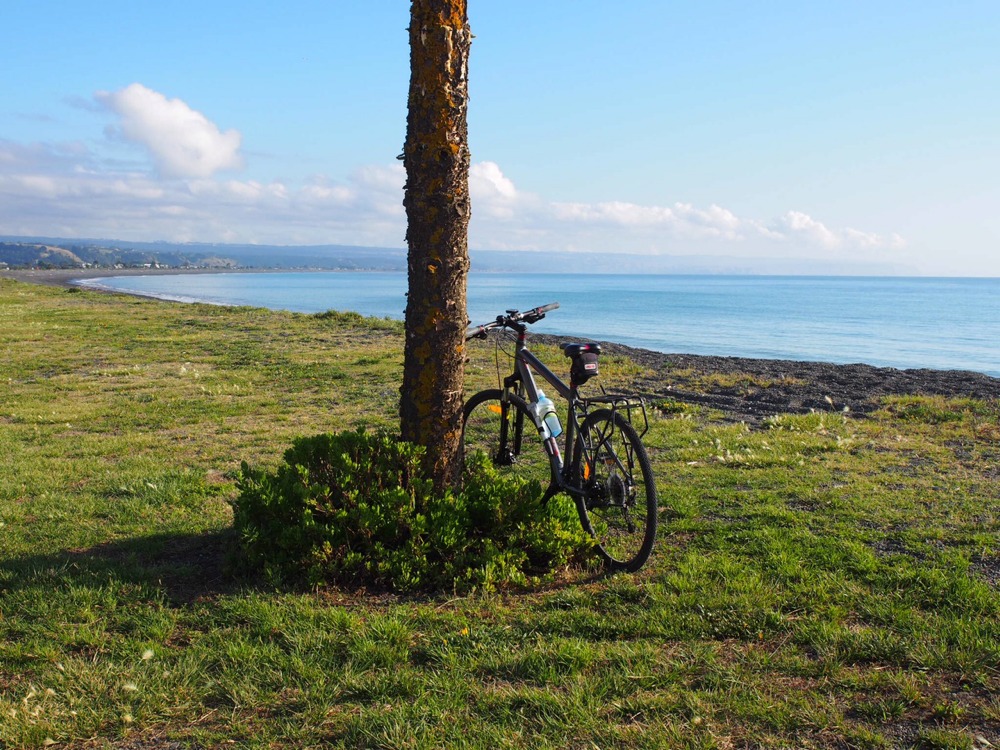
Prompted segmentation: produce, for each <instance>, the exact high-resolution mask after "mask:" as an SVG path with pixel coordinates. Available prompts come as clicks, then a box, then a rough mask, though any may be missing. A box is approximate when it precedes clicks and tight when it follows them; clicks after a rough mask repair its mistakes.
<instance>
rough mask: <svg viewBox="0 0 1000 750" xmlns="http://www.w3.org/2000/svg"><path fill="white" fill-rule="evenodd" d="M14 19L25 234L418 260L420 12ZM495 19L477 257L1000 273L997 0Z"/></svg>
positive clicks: (640, 8) (477, 22)
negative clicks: (409, 102) (406, 208)
mask: <svg viewBox="0 0 1000 750" xmlns="http://www.w3.org/2000/svg"><path fill="white" fill-rule="evenodd" d="M2 18H3V28H4V43H3V47H2V49H0V60H2V61H3V63H2V64H3V69H4V71H5V74H4V75H3V76H2V78H0V92H2V95H0V235H25V236H26V235H33V236H47V237H67V238H79V237H87V238H111V239H119V240H126V241H154V240H168V241H177V242H188V241H193V242H232V243H240V244H246V243H261V244H350V245H369V246H376V247H393V248H399V247H403V246H404V236H405V232H406V227H405V223H406V220H405V215H404V212H403V207H402V185H403V182H404V179H405V174H404V171H403V168H402V163H401V162H400V161H398V160H397V159H396V157H397V155H398V154H400V153H401V151H402V146H403V141H404V139H405V128H406V97H407V87H408V81H409V47H408V35H407V31H406V29H407V26H408V23H409V3H407V2H403V0H366V2H357V0H351V1H350V2H348V1H347V0H316V1H306V0H283V2H281V3H275V2H273V0H269V1H268V2H261V1H258V0H242V1H241V2H239V3H236V2H229V0H212V1H211V2H204V0H200V1H199V2H190V1H189V0H172V2H170V3H136V2H134V0H128V2H121V1H120V0H102V2H101V3H81V2H79V0H72V1H67V0H35V1H34V2H27V0H11V1H10V2H8V3H5V7H4V10H3V13H2ZM469 21H470V25H471V28H472V32H473V34H475V39H474V40H473V46H472V52H471V56H470V72H469V76H470V83H469V88H470V103H469V141H470V148H471V153H472V168H471V171H470V189H471V191H472V204H473V215H472V222H471V225H470V237H469V243H470V247H471V248H473V249H474V250H475V249H504V250H524V251H535V252H539V251H546V250H564V251H596V252H606V253H616V252H621V253H639V254H650V255H666V256H722V257H725V258H736V259H744V260H745V259H754V258H768V259H788V260H789V261H790V262H794V263H796V264H798V267H802V265H803V264H805V265H806V266H808V264H809V263H813V262H815V263H816V264H817V267H819V264H827V263H830V262H843V263H850V264H867V263H871V264H872V267H873V268H875V267H879V268H889V267H891V268H893V269H895V270H897V271H898V272H901V273H908V274H921V275H946V276H1000V3H998V2H996V0H982V1H980V0H955V1H954V2H949V3H942V2H940V1H939V0H934V1H933V2H930V1H925V0H908V1H907V2H895V1H890V0H865V1H864V2H855V1H854V0H838V2H818V1H814V0H796V1H795V2H786V1H785V0H771V1H770V2H763V1H762V0H756V1H755V2H745V1H743V0H741V1H739V2H735V1H734V2H729V1H723V0H703V1H701V2H673V1H671V0H631V2H629V3H625V4H620V5H619V4H615V3H608V2H606V0H599V1H598V0H546V1H545V2H538V0H470V2H469ZM824 267H826V266H824Z"/></svg>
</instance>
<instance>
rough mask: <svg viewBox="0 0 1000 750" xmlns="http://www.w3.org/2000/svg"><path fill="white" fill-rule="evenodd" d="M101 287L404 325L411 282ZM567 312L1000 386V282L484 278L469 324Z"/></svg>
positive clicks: (474, 283)
mask: <svg viewBox="0 0 1000 750" xmlns="http://www.w3.org/2000/svg"><path fill="white" fill-rule="evenodd" d="M86 283H87V284H94V285H99V286H101V287H104V288H110V289H115V290H119V291H128V292H133V293H139V294H147V295H150V296H155V297H160V298H164V299H172V300H180V301H187V302H194V301H198V302H210V303H214V304H222V305H252V306H257V307H268V308H273V309H282V310H293V311H297V312H322V311H325V310H330V309H334V310H354V311H357V312H359V313H362V314H364V315H374V316H379V317H385V316H388V317H392V318H400V319H401V318H402V317H403V309H404V307H405V305H406V300H405V293H406V275H405V274H404V273H374V272H372V273H369V272H292V273H278V272H275V273H247V274H244V273H225V274H198V275H191V274H186V275H176V276H175V275H165V276H123V277H116V278H107V279H99V280H91V281H88V282H86ZM554 301H558V302H559V303H561V308H560V309H559V310H556V311H554V312H552V313H549V315H548V316H547V317H546V318H545V320H543V321H541V322H540V323H538V324H536V325H535V326H534V330H535V331H537V332H539V333H556V334H567V335H573V336H579V337H581V338H584V337H585V338H594V339H598V340H604V341H617V342H620V343H623V344H629V345H631V346H638V347H644V348H647V349H654V350H658V351H663V352H684V353H690V354H713V355H723V356H736V357H763V358H773V359H797V360H814V361H825V362H836V363H853V362H865V363H868V364H873V365H879V366H890V367H901V368H911V367H929V368H935V369H962V370H976V371H979V372H985V373H987V374H990V375H994V376H1000V353H998V349H997V342H1000V279H950V278H949V279H932V278H898V277H864V278H859V277H809V276H797V277H778V276H657V275H649V276H639V275H620V276H605V275H591V274H578V275H556V274H535V275H527V274H508V273H482V274H476V273H473V274H471V275H470V277H469V316H470V317H471V318H472V320H473V322H476V323H483V322H486V321H488V320H492V319H493V318H494V317H496V315H497V314H498V313H501V312H503V311H504V310H505V309H507V308H517V309H522V310H523V309H527V308H530V307H534V306H535V305H541V304H545V303H548V302H554Z"/></svg>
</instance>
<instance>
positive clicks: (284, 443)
mask: <svg viewBox="0 0 1000 750" xmlns="http://www.w3.org/2000/svg"><path fill="white" fill-rule="evenodd" d="M539 353H540V355H541V356H542V358H543V359H550V360H552V361H553V362H556V363H560V361H561V360H562V357H561V355H556V354H555V350H551V351H548V350H545V349H539ZM401 367H402V329H401V326H400V324H398V323H394V322H390V321H379V320H372V319H363V318H360V317H358V316H355V315H351V314H347V315H339V314H336V313H328V314H323V315H301V314H292V313H281V312H270V311H266V310H260V309H252V308H220V307H211V306H205V305H180V304H171V303H161V302H157V301H153V300H142V299H137V298H131V297H126V296H111V295H103V294H97V293H91V292H85V291H76V290H65V289H57V288H50V287H43V286H36V285H27V284H22V283H18V282H14V281H10V280H6V279H0V748H5V749H6V748H20V747H46V746H51V747H59V748H104V747H111V748H122V749H124V748H128V749H130V750H137V749H141V750H150V749H152V748H171V749H172V750H174V749H176V748H185V747H192V748H210V747H228V746H236V747H247V748H257V747H261V748H263V747H351V748H373V747H387V748H390V747H392V748H395V747H418V748H424V747H427V748H430V747H482V748H497V747H523V748H545V747H553V748H563V747H576V748H643V747H668V748H671V747H677V748H752V747H761V748H771V747H789V748H793V747H794V748H800V747H815V748H852V747H859V748H861V747H876V748H878V747H886V748H890V747H916V748H988V747H992V746H998V747H1000V592H998V581H1000V541H998V537H1000V535H998V532H1000V468H998V467H1000V462H998V458H1000V423H998V418H1000V405H998V404H997V403H996V402H981V401H972V400H945V399H942V398H917V397H912V398H896V399H892V400H888V401H886V403H885V405H884V409H883V410H882V411H880V412H878V413H877V414H876V415H875V417H874V418H871V419H864V420H861V419H852V418H847V417H845V416H844V415H842V414H839V413H823V414H819V413H817V414H808V415H782V416H778V417H775V418H772V419H771V420H769V421H768V422H767V424H766V428H765V429H759V430H757V429H755V430H751V429H749V428H747V427H746V426H744V425H739V424H736V425H734V424H731V423H727V422H725V421H724V420H722V419H721V418H720V415H719V414H717V413H713V412H708V411H703V410H698V409H695V408H689V407H683V406H678V405H677V404H670V405H669V408H667V406H668V405H665V407H664V410H663V411H662V412H657V413H656V414H655V415H654V418H653V421H652V427H651V430H650V433H649V435H648V436H647V443H648V446H649V448H650V453H651V457H652V459H653V464H654V469H655V471H656V473H657V480H658V486H659V491H660V495H661V500H662V503H661V504H662V505H663V510H662V516H661V524H662V530H661V535H660V538H659V540H658V543H657V547H656V549H655V550H654V553H653V557H652V559H651V560H650V563H649V564H648V565H647V566H646V567H645V568H644V569H643V570H642V571H641V572H640V573H639V574H637V575H632V576H630V575H620V576H614V577H607V578H597V579H595V578H593V577H588V576H587V574H585V573H583V572H582V571H573V570H570V571H565V572H564V573H562V574H561V575H560V576H559V577H558V579H557V580H556V581H555V582H553V583H551V584H548V585H546V586H545V587H544V588H542V589H539V590H532V591H518V592H508V593H505V594H503V595H493V596H471V597H464V598H456V597H449V596H447V595H440V596H435V597H423V598H420V597H418V598H400V597H394V596H390V595H387V594H384V593H366V592H359V591H349V590H335V589H321V590H315V591H289V590H274V589H273V588H269V587H268V586H266V585H264V584H262V583H261V582H260V581H259V579H257V578H255V577H254V576H253V575H252V574H249V573H248V572H246V571H241V570H238V569H235V568H234V566H233V564H232V560H233V559H234V558H232V556H231V555H230V549H231V544H232V535H231V511H230V506H229V502H230V501H231V500H232V499H233V497H234V494H235V483H234V473H235V472H236V471H237V470H238V469H239V466H240V462H241V461H243V460H246V461H248V462H250V463H252V464H256V465H265V466H267V465H275V464H276V463H277V462H278V460H279V459H280V457H281V454H282V453H283V451H284V450H285V448H286V447H288V445H289V444H290V443H291V440H292V438H293V437H295V436H299V435H310V434H314V433H318V432H324V431H331V430H341V429H348V428H354V427H356V426H360V425H369V426H390V427H391V426H392V425H393V424H394V423H395V420H396V414H395V412H396V401H397V397H398V384H399V379H400V375H401ZM495 370H496V367H495V363H494V359H493V351H492V350H491V349H489V348H488V347H486V346H485V345H481V346H476V347H475V348H474V350H473V352H472V362H471V363H470V367H469V374H468V389H469V392H470V393H471V392H473V391H474V390H478V389H479V388H480V387H485V386H487V385H489V384H491V383H493V382H495V379H496V375H495ZM605 373H607V374H606V375H605ZM639 374H641V373H640V370H639V368H638V367H637V366H635V365H633V364H632V363H631V362H629V361H626V360H617V361H614V360H612V359H611V358H608V359H606V360H605V361H602V376H601V378H599V380H603V381H605V382H615V383H617V384H620V385H624V386H626V387H627V384H628V382H629V381H630V379H631V378H633V377H637V376H638V375H639ZM991 743H992V744H991Z"/></svg>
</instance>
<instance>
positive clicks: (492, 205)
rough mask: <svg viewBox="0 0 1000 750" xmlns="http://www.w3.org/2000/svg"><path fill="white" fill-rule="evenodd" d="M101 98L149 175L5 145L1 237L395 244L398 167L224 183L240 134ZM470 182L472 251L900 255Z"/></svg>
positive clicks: (399, 211)
mask: <svg viewBox="0 0 1000 750" xmlns="http://www.w3.org/2000/svg"><path fill="white" fill-rule="evenodd" d="M99 99H100V100H101V101H102V102H103V103H104V105H105V107H106V109H107V110H110V111H113V112H115V113H116V114H117V115H118V116H119V117H120V128H121V135H122V137H127V138H128V139H129V140H131V141H132V142H135V143H139V144H141V145H143V146H144V147H145V148H147V149H148V151H149V153H150V155H151V156H152V157H153V158H154V161H155V162H156V163H157V165H158V167H159V170H158V173H157V172H151V171H149V170H146V169H144V168H143V166H142V165H137V164H134V163H133V164H127V163H123V162H111V161H109V160H108V159H107V158H104V157H103V154H102V153H101V152H100V151H92V150H91V148H89V147H88V146H87V145H85V142H83V141H81V142H72V143H62V144H28V145H23V144H17V143H13V142H10V141H3V140H0V234H24V235H45V236H66V237H114V238H117V239H123V240H130V239H133V240H142V239H168V240H174V241H187V240H196V241H206V242H212V241H214V242H245V243H252V242H259V243H273V244H321V243H341V244H356V245H375V246H389V247H400V246H402V245H403V241H404V240H403V238H404V236H405V233H406V217H405V213H404V210H403V206H402V199H403V184H404V182H405V179H406V175H405V172H404V169H403V167H402V165H400V164H398V163H393V164H388V165H385V166H379V165H370V166H367V167H363V168H361V169H358V170H356V171H354V172H352V173H351V174H349V175H347V176H346V177H343V178H340V179H336V178H334V177H331V176H326V175H316V176H314V177H312V178H310V179H308V180H306V181H305V182H303V183H298V184H296V183H290V182H286V181H281V180H273V181H270V182H268V181H261V180H240V179H232V178H222V177H220V176H218V175H217V172H220V171H222V170H224V169H230V168H233V167H235V166H238V165H239V163H240V155H239V145H240V136H239V133H237V132H236V131H228V132H227V133H222V132H220V131H219V129H218V128H217V127H216V126H215V125H214V124H212V123H211V122H209V121H208V120H207V119H206V118H205V117H204V116H203V115H201V114H200V113H198V112H195V111H194V110H192V109H191V108H190V107H188V105H186V104H185V103H183V102H181V101H179V100H167V99H166V98H165V97H163V96H162V95H161V94H158V93H156V92H154V91H150V90H149V89H147V88H145V87H143V86H141V85H139V84H133V85H132V86H129V87H128V88H126V89H123V90H121V91H119V92H116V93H114V94H101V95H99ZM167 177H169V178H167ZM469 187H470V191H471V194H472V209H473V210H472V223H471V225H470V245H471V246H472V247H473V248H482V249H515V250H571V251H572V250H581V251H600V252H630V253H644V254H675V255H725V256H732V257H785V258H801V259H808V258H817V259H845V260H846V259H850V258H855V259H866V258H869V257H873V255H878V256H880V258H887V257H888V256H893V257H892V258H891V259H893V260H899V259H900V258H902V257H903V256H902V253H901V252H900V251H901V249H902V248H903V247H904V246H905V242H904V241H903V239H902V238H901V237H900V236H899V235H897V234H889V235H880V234H875V233H871V232H865V231H861V230H857V229H854V228H835V227H833V226H830V225H829V224H828V223H824V222H823V221H821V220H819V219H817V218H814V217H812V216H810V215H809V214H807V213H805V212H803V211H798V210H787V211H785V212H784V213H783V214H781V215H780V216H778V217H776V218H772V219H760V218H756V217H747V216H740V215H739V214H738V213H736V212H735V211H733V210H731V209H729V208H726V207H724V206H720V205H717V204H710V205H708V206H696V205H694V204H692V203H690V202H674V203H672V204H667V205H656V204H641V203H634V202H627V201H601V202H566V201H553V200H549V199H546V198H544V197H542V196H539V195H536V194H533V193H530V192H527V191H524V190H521V189H519V188H518V187H517V185H516V184H515V182H514V181H513V180H512V179H510V177H508V176H507V175H505V174H504V172H503V170H502V169H501V167H500V165H498V164H496V163H495V162H489V161H486V162H479V163H476V164H474V165H472V167H471V169H470V174H469Z"/></svg>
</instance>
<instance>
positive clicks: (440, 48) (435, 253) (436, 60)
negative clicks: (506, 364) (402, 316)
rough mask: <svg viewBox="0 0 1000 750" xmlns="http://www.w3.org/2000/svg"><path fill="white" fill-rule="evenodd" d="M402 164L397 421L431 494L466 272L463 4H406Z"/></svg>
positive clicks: (447, 474)
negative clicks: (403, 287) (422, 453)
mask: <svg viewBox="0 0 1000 750" xmlns="http://www.w3.org/2000/svg"><path fill="white" fill-rule="evenodd" d="M409 31H410V93H409V104H408V114H407V119H406V145H405V146H404V149H403V164H404V166H405V167H406V187H405V193H404V198H403V205H404V206H405V207H406V220H407V230H406V241H407V245H408V247H409V259H408V272H409V295H408V297H407V303H406V343H405V348H404V361H403V385H402V388H401V389H400V392H401V396H402V398H401V399H400V406H399V416H400V430H401V434H402V438H403V439H404V440H408V441H410V442H413V443H417V444H418V445H423V446H425V447H426V449H427V466H428V469H429V470H430V473H431V475H432V476H433V478H434V483H435V485H436V486H437V487H438V488H439V489H440V488H443V487H449V486H454V485H455V484H456V483H457V481H458V478H459V477H458V472H459V469H460V467H459V463H458V450H459V440H460V437H461V429H462V424H461V422H462V395H463V393H462V389H463V381H464V376H465V335H464V334H465V328H466V324H467V319H466V276H467V275H468V270H469V253H468V229H469V212H470V203H469V147H468V126H467V124H466V115H467V111H468V62H469V48H470V45H471V40H472V34H471V32H470V31H469V24H468V15H467V12H466V0H413V3H412V5H411V7H410V29H409Z"/></svg>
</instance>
